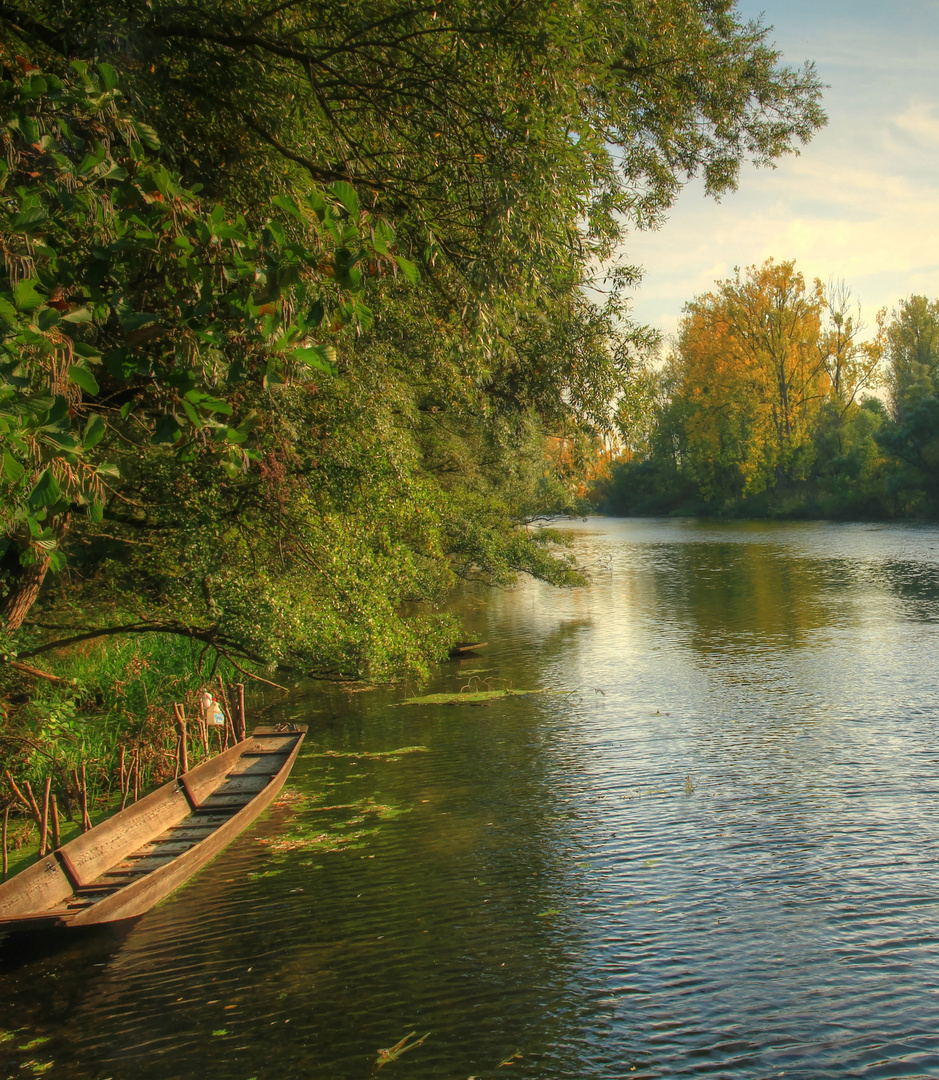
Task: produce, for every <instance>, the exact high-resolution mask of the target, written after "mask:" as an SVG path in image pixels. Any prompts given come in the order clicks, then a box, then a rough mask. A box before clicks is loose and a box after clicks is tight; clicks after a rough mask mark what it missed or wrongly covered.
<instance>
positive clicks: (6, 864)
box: [3, 803, 10, 881]
mask: <svg viewBox="0 0 939 1080" xmlns="http://www.w3.org/2000/svg"><path fill="white" fill-rule="evenodd" d="M9 825H10V804H9V803H7V805H6V806H5V807H4V808H3V880H4V881H6V879H7V872H8V871H9V869H10V856H9V853H8V851H7V830H8V828H9Z"/></svg>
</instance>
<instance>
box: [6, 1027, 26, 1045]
mask: <svg viewBox="0 0 939 1080" xmlns="http://www.w3.org/2000/svg"><path fill="white" fill-rule="evenodd" d="M22 1030H23V1029H22V1028H17V1029H16V1030H15V1031H5V1030H4V1029H3V1028H0V1046H2V1045H3V1044H4V1043H8V1042H12V1041H13V1039H15V1038H16V1036H17V1035H18V1034H19V1033H20V1032H21V1031H22Z"/></svg>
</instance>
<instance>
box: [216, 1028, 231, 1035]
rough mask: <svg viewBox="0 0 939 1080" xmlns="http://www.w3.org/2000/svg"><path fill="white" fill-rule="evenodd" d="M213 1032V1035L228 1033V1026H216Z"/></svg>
mask: <svg viewBox="0 0 939 1080" xmlns="http://www.w3.org/2000/svg"><path fill="white" fill-rule="evenodd" d="M212 1034H213V1035H227V1034H228V1028H216V1029H215V1030H214V1031H213V1032H212Z"/></svg>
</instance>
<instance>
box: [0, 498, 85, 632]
mask: <svg viewBox="0 0 939 1080" xmlns="http://www.w3.org/2000/svg"><path fill="white" fill-rule="evenodd" d="M51 527H52V531H53V532H54V533H55V537H56V540H57V541H61V540H62V537H63V536H65V533H66V532H67V530H68V515H67V514H66V515H63V516H62V517H60V518H55V519H53V521H52V522H51ZM34 551H35V553H36V556H37V558H36V561H35V562H33V563H30V565H29V566H23V565H22V564H20V566H19V567H18V568H17V569H18V573H17V574H16V576H15V577H14V579H13V581H12V582H11V584H10V591H9V593H8V594H7V595H6V596H5V597H4V598H3V599H2V600H0V621H2V622H3V625H4V627H5V629H6V630H7V631H8V632H10V633H13V632H14V631H16V630H19V628H20V626H21V625H22V622H23V620H24V619H25V618H26V616H27V615H28V614H29V609H30V608H31V607H32V606H33V604H35V602H36V599H37V597H38V596H39V590H40V589H41V588H42V583H43V582H44V581H45V580H46V573H47V572H48V570H49V565H50V564H51V562H52V556H51V555H47V554H46V553H45V549H39V550H37V549H35V548H34Z"/></svg>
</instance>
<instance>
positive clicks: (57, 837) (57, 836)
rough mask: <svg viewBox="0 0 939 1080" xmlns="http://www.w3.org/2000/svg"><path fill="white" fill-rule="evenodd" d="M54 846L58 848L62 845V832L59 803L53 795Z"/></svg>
mask: <svg viewBox="0 0 939 1080" xmlns="http://www.w3.org/2000/svg"><path fill="white" fill-rule="evenodd" d="M52 846H53V847H56V848H59V847H61V846H62V832H61V830H60V828H59V803H58V801H57V799H56V797H55V796H54V795H53V796H52Z"/></svg>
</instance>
